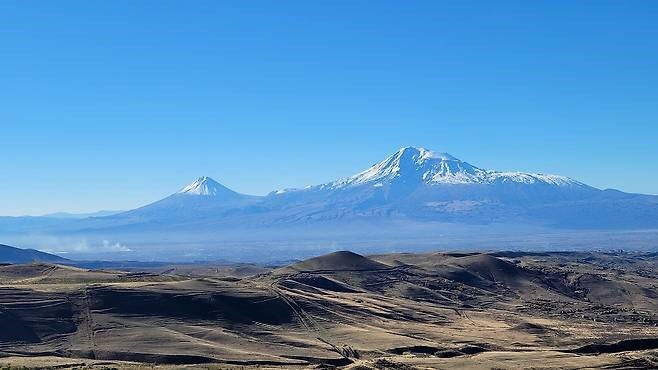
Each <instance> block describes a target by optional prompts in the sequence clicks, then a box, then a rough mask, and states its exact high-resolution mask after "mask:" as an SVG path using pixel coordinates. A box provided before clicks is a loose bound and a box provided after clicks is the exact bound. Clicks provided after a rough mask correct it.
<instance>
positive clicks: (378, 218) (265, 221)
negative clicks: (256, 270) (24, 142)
mask: <svg viewBox="0 0 658 370" xmlns="http://www.w3.org/2000/svg"><path fill="white" fill-rule="evenodd" d="M437 223H440V224H442V225H477V226H488V227H489V229H492V228H497V227H499V225H524V226H529V227H537V228H544V229H554V230H565V229H571V230H573V229H577V230H583V229H590V230H636V229H654V228H658V196H653V195H642V194H629V193H624V192H621V191H617V190H600V189H597V188H594V187H592V186H589V185H586V184H583V183H581V182H579V181H577V180H574V179H570V178H567V177H564V176H557V175H547V174H534V173H523V172H500V171H493V170H487V169H482V168H479V167H476V166H474V165H472V164H470V163H468V162H464V161H462V160H460V159H457V158H455V157H454V156H452V155H450V154H447V153H436V152H432V151H429V150H426V149H423V148H414V147H407V148H402V149H400V150H399V151H397V152H396V153H394V154H392V155H390V156H389V157H387V158H386V159H384V160H382V161H381V162H378V163H376V164H374V165H373V166H372V167H370V168H368V169H366V170H365V171H363V172H360V173H357V174H355V175H353V176H350V177H346V178H343V179H339V180H336V181H332V182H329V183H326V184H321V185H316V186H310V187H306V188H303V189H286V190H278V191H273V192H271V193H270V194H268V195H266V196H252V195H246V194H240V193H238V192H236V191H234V190H231V189H229V188H227V187H225V186H223V185H221V184H220V183H218V182H217V181H215V180H213V179H211V178H209V177H200V178H198V179H197V180H195V181H194V182H192V183H191V184H189V185H188V186H186V187H184V188H183V189H181V190H180V191H179V192H177V193H175V194H172V195H171V196H169V197H167V198H164V199H162V200H160V201H157V202H154V203H152V204H149V205H146V206H143V207H140V208H137V209H134V210H131V211H127V212H120V213H117V214H111V215H107V216H101V217H87V218H83V219H71V218H66V219H61V220H54V219H53V218H52V217H51V218H47V219H45V218H29V219H20V218H0V234H3V233H14V234H15V233H25V232H30V233H35V232H37V233H40V234H47V235H52V234H54V235H76V236H79V237H85V238H86V237H89V238H93V237H94V236H97V237H98V238H101V237H102V238H108V239H113V240H116V239H119V240H128V239H130V240H140V242H146V241H147V240H149V238H154V236H157V238H158V240H160V241H162V242H164V241H170V240H174V239H176V238H178V236H180V235H185V237H186V238H188V239H194V240H197V239H199V238H200V239H199V240H201V239H202V240H204V242H205V243H207V242H209V241H216V240H222V241H226V240H232V241H238V240H241V241H244V240H251V241H254V242H256V241H262V242H270V241H272V240H277V241H281V242H285V241H294V240H296V239H303V238H306V237H307V236H308V235H314V236H315V237H318V236H321V237H324V238H326V239H327V240H332V239H335V238H338V236H339V235H343V234H345V233H346V232H348V231H349V235H350V238H352V239H353V240H360V239H361V238H362V237H363V238H366V237H368V238H373V237H374V236H377V235H382V236H384V235H385V236H387V237H389V238H395V236H396V235H401V237H403V236H404V237H406V236H408V235H412V234H414V233H415V232H421V231H417V230H420V229H419V227H420V228H421V229H422V230H432V227H433V226H432V225H435V224H437Z"/></svg>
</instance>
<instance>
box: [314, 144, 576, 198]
mask: <svg viewBox="0 0 658 370" xmlns="http://www.w3.org/2000/svg"><path fill="white" fill-rule="evenodd" d="M394 181H404V182H406V183H409V182H416V183H418V184H419V185H420V184H426V185H440V184H495V183H522V184H535V183H544V184H547V185H553V186H560V187H564V186H575V187H587V186H586V185H584V184H582V183H580V182H578V181H576V180H572V179H570V178H568V177H564V176H557V175H544V174H532V173H523V172H500V171H492V170H485V169H482V168H478V167H475V166H473V165H471V164H469V163H467V162H464V161H461V160H460V159H457V158H456V157H454V156H452V155H450V154H448V153H441V152H433V151H431V150H427V149H425V148H416V147H406V148H402V149H400V150H398V151H397V152H396V153H395V154H393V155H391V156H389V157H388V158H386V159H384V160H383V161H381V162H379V163H376V164H375V165H373V166H372V167H370V168H368V169H367V170H365V171H363V172H360V173H357V174H356V175H353V176H350V177H347V178H344V179H341V180H337V181H334V182H332V183H329V184H325V185H321V187H322V188H334V189H337V188H345V187H352V186H359V185H366V184H372V185H373V186H382V184H383V183H390V182H394Z"/></svg>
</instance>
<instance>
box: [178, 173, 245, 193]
mask: <svg viewBox="0 0 658 370" xmlns="http://www.w3.org/2000/svg"><path fill="white" fill-rule="evenodd" d="M227 192H230V193H234V192H233V191H232V190H230V189H228V188H227V187H225V186H223V185H222V184H220V183H218V182H217V181H215V180H213V179H211V178H210V177H208V176H201V177H199V178H198V179H196V180H195V181H194V182H192V183H191V184H189V185H187V186H186V187H184V188H183V189H181V191H179V193H180V194H188V195H205V196H217V195H219V194H222V193H227Z"/></svg>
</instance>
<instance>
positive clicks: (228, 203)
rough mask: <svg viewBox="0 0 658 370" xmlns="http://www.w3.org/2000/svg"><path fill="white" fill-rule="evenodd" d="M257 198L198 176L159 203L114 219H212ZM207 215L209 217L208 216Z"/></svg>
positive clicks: (253, 201) (244, 205)
mask: <svg viewBox="0 0 658 370" xmlns="http://www.w3.org/2000/svg"><path fill="white" fill-rule="evenodd" d="M259 200H260V197H257V196H252V195H246V194H240V193H238V192H236V191H233V190H231V189H229V188H227V187H226V186H224V185H222V184H220V183H219V182H217V181H215V180H213V179H212V178H210V177H208V176H201V177H199V178H197V179H196V180H194V181H193V182H191V183H190V184H189V185H187V186H185V187H183V188H182V189H181V190H180V191H178V192H177V193H174V194H172V195H170V196H168V197H166V198H164V199H162V200H159V201H157V202H154V203H151V204H148V205H146V206H143V207H140V208H137V209H135V210H132V211H129V212H125V213H122V214H120V215H117V216H116V217H115V218H122V217H130V218H137V219H140V220H145V219H148V220H164V219H186V218H199V217H212V216H213V213H214V215H216V214H217V213H218V212H225V211H227V210H231V209H239V208H242V207H246V206H248V205H251V204H253V203H255V202H257V201H259ZM209 214H210V215H209Z"/></svg>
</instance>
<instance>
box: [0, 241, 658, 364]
mask: <svg viewBox="0 0 658 370" xmlns="http://www.w3.org/2000/svg"><path fill="white" fill-rule="evenodd" d="M657 272H658V254H656V253H639V252H638V253H625V252H586V253H585V252H583V253H581V252H554V253H523V252H497V253H440V252H437V253H427V254H406V253H403V254H386V255H371V256H361V255H358V254H355V253H352V252H347V251H343V252H335V253H332V254H329V255H324V256H320V257H315V258H311V259H308V260H305V261H300V262H298V263H295V264H292V265H289V266H283V267H277V268H268V267H263V266H255V265H233V266H231V265H223V266H212V265H186V266H172V267H164V268H158V269H143V270H142V271H119V270H88V269H82V268H76V267H70V266H63V265H55V264H42V263H34V264H23V265H4V266H0V328H2V330H0V368H2V367H8V368H11V367H18V368H47V367H52V368H129V369H130V368H134V369H141V368H163V369H167V368H172V369H173V368H191V369H192V368H195V369H223V368H245V369H247V368H279V369H295V368H299V369H307V368H323V369H325V368H345V369H443V368H445V369H448V368H481V369H513V368H535V369H557V368H574V369H576V368H579V369H580V368H592V369H627V368H629V369H630V368H656V367H658V276H657Z"/></svg>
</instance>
